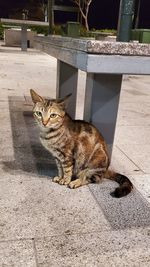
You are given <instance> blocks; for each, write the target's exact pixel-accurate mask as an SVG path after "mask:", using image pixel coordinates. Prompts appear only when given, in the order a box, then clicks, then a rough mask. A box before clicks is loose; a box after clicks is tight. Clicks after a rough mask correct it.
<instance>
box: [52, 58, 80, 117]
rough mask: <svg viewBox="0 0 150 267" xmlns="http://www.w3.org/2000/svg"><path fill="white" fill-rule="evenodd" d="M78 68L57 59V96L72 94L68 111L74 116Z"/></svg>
mask: <svg viewBox="0 0 150 267" xmlns="http://www.w3.org/2000/svg"><path fill="white" fill-rule="evenodd" d="M77 81H78V69H77V68H74V67H72V66H71V65H68V64H66V63H64V62H62V61H60V60H57V84H56V98H59V97H64V96H66V95H68V94H72V96H71V97H70V99H69V101H68V106H67V112H68V113H69V115H70V116H71V117H72V118H75V113H76V97H77Z"/></svg>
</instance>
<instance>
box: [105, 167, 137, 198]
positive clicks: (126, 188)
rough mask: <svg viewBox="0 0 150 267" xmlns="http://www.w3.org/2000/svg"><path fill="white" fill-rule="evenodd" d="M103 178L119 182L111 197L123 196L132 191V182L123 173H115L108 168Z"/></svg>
mask: <svg viewBox="0 0 150 267" xmlns="http://www.w3.org/2000/svg"><path fill="white" fill-rule="evenodd" d="M104 178H106V179H110V180H113V181H115V182H117V183H118V184H119V187H117V188H116V189H115V191H114V192H112V193H111V195H112V196H113V197H117V198H120V197H124V196H126V195H128V194H129V193H130V192H131V191H132V188H133V184H132V183H131V181H130V180H129V178H128V177H126V176H125V175H123V174H120V173H115V172H114V171H111V170H109V169H108V170H107V171H106V172H105V175H104Z"/></svg>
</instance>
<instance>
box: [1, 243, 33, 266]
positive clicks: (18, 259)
mask: <svg viewBox="0 0 150 267" xmlns="http://www.w3.org/2000/svg"><path fill="white" fill-rule="evenodd" d="M6 266H11V267H12V266H13V267H37V264H36V258H35V253H34V245H33V240H15V241H9V242H0V267H6Z"/></svg>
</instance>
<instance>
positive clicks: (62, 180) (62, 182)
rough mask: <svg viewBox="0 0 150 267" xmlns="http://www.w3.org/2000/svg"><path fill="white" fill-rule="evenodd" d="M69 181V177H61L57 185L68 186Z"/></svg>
mask: <svg viewBox="0 0 150 267" xmlns="http://www.w3.org/2000/svg"><path fill="white" fill-rule="evenodd" d="M70 181H71V178H70V177H63V178H62V179H61V180H60V181H59V184H62V185H68V184H69V183H70Z"/></svg>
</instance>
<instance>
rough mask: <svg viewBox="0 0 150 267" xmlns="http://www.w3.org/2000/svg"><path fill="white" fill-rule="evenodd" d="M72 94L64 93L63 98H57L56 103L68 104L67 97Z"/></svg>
mask: <svg viewBox="0 0 150 267" xmlns="http://www.w3.org/2000/svg"><path fill="white" fill-rule="evenodd" d="M71 96H72V94H69V95H66V96H65V97H64V98H60V99H57V103H58V104H60V105H62V106H64V107H66V105H67V104H68V100H69V98H70V97H71Z"/></svg>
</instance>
